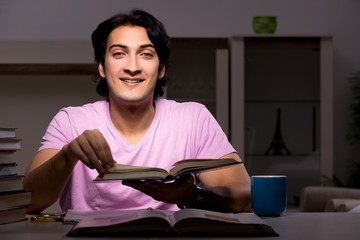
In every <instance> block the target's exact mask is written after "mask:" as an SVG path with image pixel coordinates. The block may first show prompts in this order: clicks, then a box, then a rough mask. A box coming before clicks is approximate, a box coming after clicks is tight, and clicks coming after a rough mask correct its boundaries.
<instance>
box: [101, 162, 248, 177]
mask: <svg viewBox="0 0 360 240" xmlns="http://www.w3.org/2000/svg"><path fill="white" fill-rule="evenodd" d="M240 163H242V162H238V161H236V160H235V159H233V158H221V159H186V160H181V161H178V162H176V163H175V164H174V165H173V167H172V168H171V169H170V170H169V171H167V170H165V169H162V168H154V167H140V166H131V165H123V164H115V166H114V167H112V168H110V169H108V170H107V171H105V173H104V174H103V175H99V176H98V177H97V178H96V179H95V181H101V180H140V179H160V180H173V179H175V178H176V177H177V176H180V175H185V174H189V173H195V172H200V171H204V170H209V169H213V168H218V167H224V166H229V165H234V164H240Z"/></svg>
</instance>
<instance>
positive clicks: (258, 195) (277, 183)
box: [251, 175, 287, 216]
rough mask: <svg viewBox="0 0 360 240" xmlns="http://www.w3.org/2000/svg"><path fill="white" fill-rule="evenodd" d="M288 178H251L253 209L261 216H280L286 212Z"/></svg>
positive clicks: (263, 176) (259, 176)
mask: <svg viewBox="0 0 360 240" xmlns="http://www.w3.org/2000/svg"><path fill="white" fill-rule="evenodd" d="M286 182H287V177H286V176H279V175H273V176H271V175H258V176H251V209H252V211H253V212H254V213H255V214H256V215H259V216H280V215H281V214H283V213H284V212H285V211H286V203H287V184H286Z"/></svg>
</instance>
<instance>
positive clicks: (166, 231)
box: [67, 208, 278, 237]
mask: <svg viewBox="0 0 360 240" xmlns="http://www.w3.org/2000/svg"><path fill="white" fill-rule="evenodd" d="M108 212H109V214H108V215H107V214H106V213H105V212H104V211H100V212H99V215H98V216H96V212H92V214H91V213H89V215H88V216H83V217H82V218H81V220H80V221H79V222H78V223H77V224H76V225H75V226H74V227H73V228H72V229H71V230H70V232H69V233H68V234H67V236H120V235H121V236H148V237H149V236H171V235H181V236H214V235H217V236H278V234H277V233H276V232H275V231H274V230H273V229H272V228H271V226H269V225H267V224H266V223H265V222H264V221H263V220H262V219H260V218H259V217H258V216H256V215H255V214H253V213H237V214H235V213H220V212H212V211H207V210H200V209H191V208H188V209H182V210H179V211H176V212H174V211H165V210H154V209H140V210H129V211H126V210H125V211H115V212H114V211H108Z"/></svg>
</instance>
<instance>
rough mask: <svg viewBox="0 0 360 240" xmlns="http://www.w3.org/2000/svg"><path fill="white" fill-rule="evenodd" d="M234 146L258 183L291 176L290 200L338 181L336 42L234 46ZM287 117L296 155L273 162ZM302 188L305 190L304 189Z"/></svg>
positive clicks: (261, 38) (259, 38) (256, 41)
mask: <svg viewBox="0 0 360 240" xmlns="http://www.w3.org/2000/svg"><path fill="white" fill-rule="evenodd" d="M230 85H231V124H230V138H231V141H232V144H233V146H234V147H235V148H236V149H237V151H238V152H239V154H240V156H241V157H242V158H243V159H244V160H245V163H246V166H247V169H248V171H249V173H250V175H254V174H286V175H288V176H289V182H288V183H289V189H291V190H290V195H291V196H290V197H293V196H295V195H298V194H299V189H301V187H302V186H304V185H311V184H318V183H319V182H320V178H321V176H332V174H333V56H332V38H331V37H328V36H279V35H253V36H239V37H233V38H232V39H231V84H230ZM278 109H280V111H281V115H280V120H281V133H282V140H283V141H284V143H285V146H286V148H287V149H288V150H289V151H290V153H291V155H287V154H286V152H284V154H283V155H282V156H272V155H271V154H270V155H266V154H265V152H266V151H267V149H268V148H269V146H270V144H271V142H272V140H273V138H274V133H275V129H276V123H277V110H278ZM301 181H302V182H301Z"/></svg>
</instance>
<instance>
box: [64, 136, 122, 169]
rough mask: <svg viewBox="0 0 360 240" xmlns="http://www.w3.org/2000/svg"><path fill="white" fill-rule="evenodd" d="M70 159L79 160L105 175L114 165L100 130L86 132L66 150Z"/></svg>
mask: <svg viewBox="0 0 360 240" xmlns="http://www.w3.org/2000/svg"><path fill="white" fill-rule="evenodd" d="M65 152H66V154H67V156H68V157H69V158H74V159H79V160H80V161H82V162H83V163H84V164H85V165H86V166H88V167H89V168H91V169H96V170H97V171H98V172H99V174H103V173H104V171H105V169H108V168H110V167H112V166H113V165H114V162H115V161H114V159H113V157H112V154H111V150H110V147H109V145H108V143H107V141H106V140H105V138H104V136H103V135H102V134H101V132H100V131H98V130H86V131H85V132H84V133H83V134H81V135H80V136H79V137H77V138H76V139H75V140H73V141H72V142H71V143H70V144H68V146H67V147H66V148H65Z"/></svg>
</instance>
